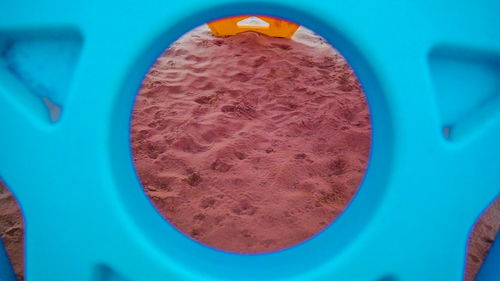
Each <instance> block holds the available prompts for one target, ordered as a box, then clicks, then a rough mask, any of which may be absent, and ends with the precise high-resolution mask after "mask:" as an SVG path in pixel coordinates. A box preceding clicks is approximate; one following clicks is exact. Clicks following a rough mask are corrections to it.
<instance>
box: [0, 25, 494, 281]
mask: <svg viewBox="0 0 500 281" xmlns="http://www.w3.org/2000/svg"><path fill="white" fill-rule="evenodd" d="M131 137H132V146H133V147H132V149H133V156H134V162H135V165H136V168H137V170H138V173H139V176H140V179H141V181H142V183H143V185H144V188H145V191H146V192H147V194H148V195H149V196H150V197H151V199H152V201H153V203H154V204H155V205H156V207H157V208H158V210H159V211H160V212H161V213H162V214H163V215H164V216H165V218H167V219H168V220H169V221H170V222H172V223H173V225H174V226H176V227H177V228H179V229H180V230H181V231H183V232H184V233H186V234H187V235H189V236H191V237H192V238H194V239H196V240H198V241H200V242H202V243H205V244H208V245H210V246H213V247H217V248H220V249H223V250H227V251H233V252H243V253H257V252H268V251H273V250H278V249H282V248H284V247H289V246H292V245H294V244H296V243H299V242H301V241H304V240H305V239H307V238H309V237H311V236H312V235H314V234H315V233H317V232H318V231H321V230H322V229H323V228H325V227H326V226H327V225H328V224H329V223H330V222H331V221H332V220H333V219H335V217H336V216H338V214H339V213H340V212H341V211H342V210H343V208H344V207H345V206H346V205H347V204H348V202H349V200H350V199H351V197H352V196H353V194H354V193H355V192H356V189H357V187H358V185H359V183H360V181H361V179H362V176H363V173H364V170H365V167H366V163H367V160H368V153H369V145H370V122H369V113H368V109H367V106H366V103H365V100H364V96H363V93H362V90H361V88H360V86H359V84H358V81H357V80H356V78H355V76H354V75H353V73H352V71H351V69H350V68H349V66H348V65H347V64H346V62H345V61H344V60H343V58H342V57H341V56H340V55H339V54H338V53H337V52H336V51H335V50H334V49H332V47H331V46H330V45H328V44H327V43H326V42H325V41H324V40H323V39H322V38H321V37H319V36H317V35H315V34H314V33H312V32H311V31H309V30H307V29H302V28H301V29H300V30H299V31H298V32H297V34H296V35H295V36H294V38H293V40H286V39H278V38H270V37H266V36H263V35H259V34H256V33H244V34H240V35H237V36H233V37H229V38H216V37H213V36H211V34H210V33H209V32H208V29H207V28H206V27H200V28H197V29H195V30H193V31H192V32H190V33H188V34H186V35H185V36H184V37H182V38H181V39H179V40H178V41H177V42H175V43H174V44H173V45H172V46H171V48H170V49H169V50H168V51H167V52H165V53H164V54H163V55H162V56H161V57H160V58H159V59H158V61H157V63H156V64H155V65H154V66H153V68H152V69H151V70H150V72H149V73H148V75H147V77H146V79H145V80H144V83H143V87H142V89H141V90H140V93H139V95H138V97H137V103H136V107H135V109H134V113H133V121H132V136H131ZM499 227H500V199H499V200H497V201H496V202H495V203H494V204H492V205H491V206H490V208H489V209H488V211H486V212H485V214H484V215H483V217H482V218H481V219H479V220H478V221H477V223H476V225H475V227H474V231H473V233H472V236H471V238H470V241H469V251H468V254H467V271H466V274H465V275H466V280H467V281H472V280H473V277H474V276H475V274H476V272H477V270H478V269H479V267H480V265H481V263H482V261H483V260H484V257H485V256H486V253H487V251H488V249H489V247H490V245H491V243H492V241H493V239H494V237H495V234H496V232H497V231H498V229H499ZM23 232H24V226H23V223H22V217H21V212H20V211H19V208H18V206H17V204H16V201H15V200H14V198H13V197H12V195H11V194H10V193H9V191H8V190H7V189H6V188H5V187H4V186H3V185H2V184H1V182H0V236H1V238H2V239H3V241H4V243H5V245H6V248H7V251H8V253H9V256H10V258H11V260H12V262H13V265H14V268H15V271H16V274H17V276H18V278H19V280H23Z"/></svg>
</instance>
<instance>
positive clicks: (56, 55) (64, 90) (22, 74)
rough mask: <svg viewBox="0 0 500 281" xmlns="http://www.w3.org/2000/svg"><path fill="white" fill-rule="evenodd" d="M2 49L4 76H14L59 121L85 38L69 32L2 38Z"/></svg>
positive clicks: (0, 52)
mask: <svg viewBox="0 0 500 281" xmlns="http://www.w3.org/2000/svg"><path fill="white" fill-rule="evenodd" d="M0 46H1V47H0V54H1V57H0V59H1V60H3V62H1V64H0V65H1V66H3V67H5V70H6V71H2V75H6V73H10V74H11V75H12V76H13V77H15V78H16V79H17V80H18V81H19V82H20V83H21V84H23V85H24V87H25V88H27V89H28V90H29V91H31V92H32V93H33V94H34V95H35V96H37V97H38V98H40V99H41V100H42V101H43V103H44V104H46V105H47V110H48V112H49V115H50V119H51V120H52V121H56V120H57V119H58V118H59V113H60V110H61V108H62V107H63V104H64V101H65V98H66V96H67V94H68V91H69V88H70V85H71V81H72V77H73V73H74V70H75V68H76V64H77V61H78V58H79V56H80V50H81V47H82V39H81V37H80V36H79V35H78V34H77V33H76V32H68V31H59V32H48V33H46V34H29V35H26V34H19V35H18V34H0ZM11 78H12V77H11ZM11 78H10V80H13V79H11ZM16 88H17V89H18V88H19V87H16ZM54 109H55V110H56V111H54ZM57 111H59V112H57Z"/></svg>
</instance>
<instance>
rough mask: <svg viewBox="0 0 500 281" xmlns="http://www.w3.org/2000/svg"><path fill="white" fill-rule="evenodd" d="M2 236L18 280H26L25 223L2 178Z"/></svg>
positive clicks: (0, 184) (0, 185) (0, 209)
mask: <svg viewBox="0 0 500 281" xmlns="http://www.w3.org/2000/svg"><path fill="white" fill-rule="evenodd" d="M0 237H1V238H2V242H3V245H4V247H5V250H6V251H7V255H8V256H9V259H10V262H11V264H12V266H13V268H14V271H15V274H16V277H17V280H24V268H23V265H24V255H23V253H24V224H23V216H22V213H21V209H20V208H19V204H18V203H17V201H16V199H15V198H14V196H13V195H12V193H11V192H10V191H9V190H8V189H7V187H6V185H5V184H4V183H3V182H2V181H1V180H0Z"/></svg>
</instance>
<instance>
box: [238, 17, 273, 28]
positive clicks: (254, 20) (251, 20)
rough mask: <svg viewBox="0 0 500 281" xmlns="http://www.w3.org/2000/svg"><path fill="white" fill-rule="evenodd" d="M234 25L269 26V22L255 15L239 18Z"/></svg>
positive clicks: (247, 26)
mask: <svg viewBox="0 0 500 281" xmlns="http://www.w3.org/2000/svg"><path fill="white" fill-rule="evenodd" d="M236 25H237V26H238V27H246V28H269V23H268V22H267V21H265V20H263V19H261V18H259V17H255V16H252V17H248V18H246V19H243V20H240V21H239V22H238V23H237V24H236Z"/></svg>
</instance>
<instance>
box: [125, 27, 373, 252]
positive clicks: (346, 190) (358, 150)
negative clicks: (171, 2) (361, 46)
mask: <svg viewBox="0 0 500 281" xmlns="http://www.w3.org/2000/svg"><path fill="white" fill-rule="evenodd" d="M269 29H272V26H270V28H269ZM370 136H371V126H370V117H369V111H368V106H367V104H366V100H365V96H364V94H363V91H362V88H361V86H360V84H359V82H358V80H357V78H356V76H355V75H354V73H353V71H352V69H351V68H350V66H349V65H348V63H347V62H346V60H345V59H344V58H343V57H342V56H341V55H340V54H339V53H338V51H336V50H335V49H334V48H333V47H332V46H331V45H330V44H329V43H328V42H326V41H325V40H324V39H323V38H322V37H320V36H319V35H317V34H315V33H313V32H312V31H311V30H308V29H307V28H304V27H300V28H299V29H298V30H297V32H296V33H295V34H294V36H293V37H292V38H291V39H286V38H277V37H270V36H267V35H263V34H260V33H256V32H253V31H249V32H244V33H239V34H236V35H233V36H228V37H217V36H214V35H213V34H212V33H211V31H210V29H209V28H208V27H207V25H203V26H200V27H197V28H195V29H193V30H192V31H190V32H188V33H186V34H185V35H184V36H183V37H181V38H180V39H178V40H177V41H176V42H174V43H173V44H172V45H171V46H170V47H169V48H168V49H167V50H166V51H165V52H164V53H163V54H162V55H161V56H160V57H159V58H158V59H157V61H156V63H155V64H154V65H153V66H152V68H151V69H150V70H149V72H148V74H147V76H146V77H145V79H144V81H143V84H142V87H141V89H140V91H139V93H138V95H137V99H136V102H135V105H134V109H133V114H132V122H131V145H132V153H133V160H134V164H135V167H136V170H137V173H138V176H139V179H140V180H141V182H142V185H143V187H144V189H145V192H146V194H147V195H148V196H149V197H150V199H151V201H152V202H153V204H154V206H155V207H156V208H157V210H158V211H159V212H160V213H161V214H162V215H163V216H164V217H165V218H166V219H167V220H168V221H169V222H171V223H172V224H173V225H174V226H175V227H176V228H178V229H179V230H180V231H182V232H183V233H185V234H186V235H188V236H190V237H191V238H193V239H195V240H197V241H199V242H201V243H203V244H206V245H208V246H211V247H214V248H218V249H220V250H224V251H230V252H237V253H264V252H270V251H276V250H280V249H284V248H287V247H290V246H293V245H296V244H298V243H300V242H303V241H305V240H306V239H308V238H311V237H312V236H314V235H315V234H317V233H318V232H320V231H322V230H323V229H324V228H325V227H327V226H328V225H329V224H330V223H331V222H332V221H333V220H334V219H335V218H336V217H337V216H338V215H339V214H340V213H341V212H342V211H343V210H344V209H345V207H346V206H347V204H348V203H349V202H350V200H351V199H352V197H353V196H354V194H355V193H356V191H357V189H358V186H359V184H360V182H361V180H362V178H363V176H364V172H365V169H366V165H367V161H368V157H369V151H370Z"/></svg>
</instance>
